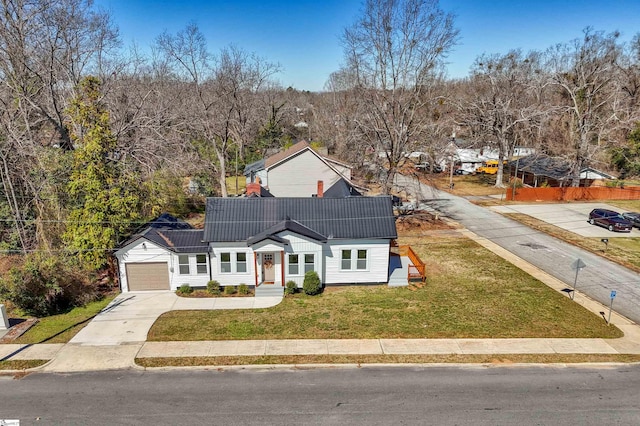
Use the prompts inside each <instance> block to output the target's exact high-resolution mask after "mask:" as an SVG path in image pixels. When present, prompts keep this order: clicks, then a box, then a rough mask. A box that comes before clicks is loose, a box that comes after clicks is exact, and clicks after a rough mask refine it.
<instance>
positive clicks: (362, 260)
mask: <svg viewBox="0 0 640 426" xmlns="http://www.w3.org/2000/svg"><path fill="white" fill-rule="evenodd" d="M356 268H357V269H360V270H362V269H367V251H366V250H358V261H357V265H356Z"/></svg>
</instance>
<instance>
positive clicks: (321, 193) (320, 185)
mask: <svg viewBox="0 0 640 426" xmlns="http://www.w3.org/2000/svg"><path fill="white" fill-rule="evenodd" d="M317 194H318V195H317V197H318V198H322V197H323V196H324V182H323V181H321V180H319V181H318V192H317Z"/></svg>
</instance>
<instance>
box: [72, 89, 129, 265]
mask: <svg viewBox="0 0 640 426" xmlns="http://www.w3.org/2000/svg"><path fill="white" fill-rule="evenodd" d="M101 97H102V94H101V92H100V81H99V80H98V79H97V78H95V77H86V78H84V79H83V80H82V81H81V82H80V84H79V87H78V91H77V96H76V98H75V99H74V100H73V101H72V102H71V105H70V106H69V108H68V109H67V114H68V123H67V125H68V127H69V132H70V135H71V140H72V142H73V145H74V149H75V151H74V162H73V170H72V172H71V177H70V179H69V184H68V190H69V195H70V196H71V197H72V200H73V201H74V205H73V206H72V208H71V211H70V214H69V220H68V224H67V229H66V232H65V234H64V240H65V242H66V243H67V244H68V247H69V248H70V249H71V250H74V251H77V255H78V258H79V260H81V261H82V262H83V263H84V265H85V266H86V267H89V268H92V269H99V268H101V267H103V266H105V264H106V263H107V260H108V252H109V250H110V249H112V248H113V247H115V245H116V244H117V242H118V239H119V237H120V236H122V235H123V234H126V233H127V232H128V231H129V230H130V229H131V227H132V224H133V223H134V221H136V220H137V219H138V218H139V217H140V215H139V204H140V198H139V196H138V194H137V193H136V188H137V184H136V183H135V182H134V180H133V179H131V178H130V177H128V176H127V175H126V174H125V173H124V170H123V167H122V164H121V163H120V162H119V161H118V160H119V159H118V155H117V152H116V146H117V141H116V138H115V137H114V136H113V134H112V133H111V130H110V128H109V112H108V111H107V110H106V109H105V108H104V106H103V105H102V103H101Z"/></svg>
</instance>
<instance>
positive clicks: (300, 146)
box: [264, 141, 322, 169]
mask: <svg viewBox="0 0 640 426" xmlns="http://www.w3.org/2000/svg"><path fill="white" fill-rule="evenodd" d="M306 149H309V150H311V151H313V148H311V145H309V144H308V143H307V142H305V141H301V142H298V143H297V144H295V145H293V146H290V147H289V148H287V149H285V150H284V151H282V152H279V153H277V154H274V155H272V156H271V157H268V158H266V159H265V160H264V167H265V168H266V169H269V168H271V167H273V166H275V165H276V164H278V163H280V162H282V161H283V160H286V159H287V158H289V157H291V156H293V155H296V154H297V153H299V152H302V151H304V150H306ZM314 152H315V151H314ZM316 155H317V156H318V157H322V156H321V155H320V154H317V153H316Z"/></svg>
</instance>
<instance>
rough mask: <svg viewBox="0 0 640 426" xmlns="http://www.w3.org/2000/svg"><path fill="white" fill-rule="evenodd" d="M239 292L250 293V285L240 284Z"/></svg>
mask: <svg viewBox="0 0 640 426" xmlns="http://www.w3.org/2000/svg"><path fill="white" fill-rule="evenodd" d="M238 294H249V286H248V285H246V284H240V285H239V286H238Z"/></svg>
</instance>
